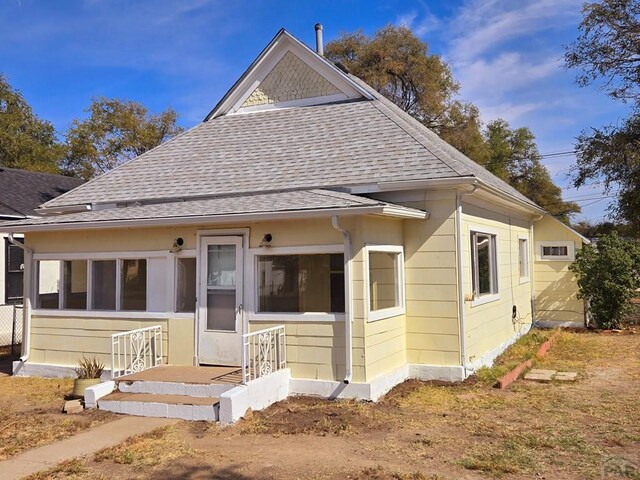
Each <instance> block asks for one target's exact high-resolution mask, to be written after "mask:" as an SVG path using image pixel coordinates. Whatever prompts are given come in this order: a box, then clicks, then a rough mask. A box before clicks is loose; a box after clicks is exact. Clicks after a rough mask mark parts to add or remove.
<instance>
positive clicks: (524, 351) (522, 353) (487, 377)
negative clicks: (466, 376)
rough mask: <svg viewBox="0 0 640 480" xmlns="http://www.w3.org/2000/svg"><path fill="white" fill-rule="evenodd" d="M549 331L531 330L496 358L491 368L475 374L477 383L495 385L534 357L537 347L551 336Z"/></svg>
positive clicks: (482, 369) (480, 370)
mask: <svg viewBox="0 0 640 480" xmlns="http://www.w3.org/2000/svg"><path fill="white" fill-rule="evenodd" d="M552 333H553V332H552V331H551V330H531V331H529V333H527V334H526V335H523V336H522V337H520V338H519V339H518V341H517V342H515V343H514V344H513V345H511V347H509V348H508V349H507V350H506V351H505V352H504V353H503V354H502V355H500V356H499V357H498V358H496V361H495V362H494V364H493V366H491V367H484V368H481V369H479V370H478V371H477V372H476V377H477V379H478V381H480V382H482V383H483V384H486V385H493V384H495V383H496V382H497V381H498V379H499V378H500V377H502V376H503V375H506V374H507V373H509V372H510V371H511V370H513V369H514V368H515V367H517V366H518V365H520V364H521V363H522V362H524V361H526V360H530V359H532V358H534V357H535V356H536V352H537V351H538V347H539V346H540V345H541V344H542V343H543V342H544V341H545V340H547V339H548V338H549V337H550V336H551V335H552Z"/></svg>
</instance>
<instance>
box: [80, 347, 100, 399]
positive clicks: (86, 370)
mask: <svg viewBox="0 0 640 480" xmlns="http://www.w3.org/2000/svg"><path fill="white" fill-rule="evenodd" d="M75 370H76V374H77V375H78V378H76V379H75V381H74V382H73V393H72V395H73V396H74V397H84V390H85V388H87V387H92V386H93V385H97V384H98V383H100V376H101V375H102V372H103V371H104V363H102V362H101V361H100V360H98V359H97V358H96V357H93V358H86V357H82V359H81V360H78V366H77V367H76V369H75Z"/></svg>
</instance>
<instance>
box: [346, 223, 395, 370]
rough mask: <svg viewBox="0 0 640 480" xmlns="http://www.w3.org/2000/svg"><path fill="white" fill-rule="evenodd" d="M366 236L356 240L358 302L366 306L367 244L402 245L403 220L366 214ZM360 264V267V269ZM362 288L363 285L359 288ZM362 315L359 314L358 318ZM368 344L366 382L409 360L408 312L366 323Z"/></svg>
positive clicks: (357, 237)
mask: <svg viewBox="0 0 640 480" xmlns="http://www.w3.org/2000/svg"><path fill="white" fill-rule="evenodd" d="M361 232H362V238H360V235H356V238H355V241H354V252H356V253H355V259H354V270H356V271H357V272H358V273H354V277H355V280H356V281H357V283H355V284H354V295H353V298H354V302H356V303H360V304H361V305H362V306H363V309H364V302H365V301H366V300H365V299H366V298H367V296H366V295H365V293H366V290H365V289H368V288H369V286H368V285H365V284H364V279H365V278H366V272H365V270H364V269H365V268H366V267H365V262H364V250H363V247H364V246H365V245H402V244H403V222H402V221H400V220H392V219H385V218H377V217H365V218H364V219H363V220H362V229H361ZM356 266H357V268H356ZM356 287H359V288H356ZM360 320H361V318H360V317H357V321H360ZM364 345H365V359H366V381H371V380H373V379H374V378H376V377H378V376H380V375H382V374H384V373H388V372H391V371H393V370H395V369H397V368H399V367H401V366H403V365H405V364H406V363H407V355H406V320H405V316H404V315H398V316H394V317H390V318H384V319H381V320H376V321H372V322H364Z"/></svg>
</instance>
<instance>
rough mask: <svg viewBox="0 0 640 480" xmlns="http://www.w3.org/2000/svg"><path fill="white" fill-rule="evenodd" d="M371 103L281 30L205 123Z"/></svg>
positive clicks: (349, 81) (345, 78)
mask: <svg viewBox="0 0 640 480" xmlns="http://www.w3.org/2000/svg"><path fill="white" fill-rule="evenodd" d="M358 98H367V99H371V98H372V96H371V94H370V93H369V92H367V91H366V90H365V89H364V88H362V86H360V85H359V84H357V83H356V82H354V81H353V80H352V79H350V78H349V77H348V76H347V75H345V74H344V73H343V72H341V71H340V70H338V69H337V68H336V67H335V65H333V64H332V63H330V62H328V61H327V60H326V59H324V58H323V57H321V56H320V55H318V54H317V53H316V52H315V51H313V50H311V49H310V48H309V47H307V46H306V45H304V44H303V43H301V42H300V41H299V40H297V39H296V38H295V37H293V36H292V35H291V34H289V33H288V32H287V31H286V30H281V31H280V32H279V33H278V34H277V35H276V36H275V38H274V39H273V40H272V41H271V43H269V45H268V46H267V48H265V49H264V51H263V52H262V53H261V54H260V55H259V56H258V58H257V59H256V60H255V61H254V62H253V64H252V65H251V66H250V67H249V68H248V70H247V71H246V72H245V73H244V74H243V75H242V77H240V79H239V80H238V81H237V82H236V84H235V85H234V86H233V87H232V88H231V90H229V91H228V92H227V94H226V95H225V96H224V98H223V99H222V100H221V101H220V103H218V105H216V107H215V108H214V109H213V111H212V112H211V113H210V114H209V115H208V116H207V118H206V120H209V119H211V118H215V117H217V116H219V115H225V114H232V113H248V112H252V111H256V110H268V109H273V108H284V107H296V106H306V105H320V104H323V103H330V102H339V101H344V100H353V99H358Z"/></svg>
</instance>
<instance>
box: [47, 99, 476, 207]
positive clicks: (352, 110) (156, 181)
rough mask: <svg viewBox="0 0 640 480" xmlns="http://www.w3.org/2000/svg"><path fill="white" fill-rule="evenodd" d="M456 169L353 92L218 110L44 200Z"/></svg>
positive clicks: (241, 188)
mask: <svg viewBox="0 0 640 480" xmlns="http://www.w3.org/2000/svg"><path fill="white" fill-rule="evenodd" d="M464 173H466V171H465V172H464ZM459 175H460V174H459V172H456V171H455V170H453V169H452V168H451V167H450V166H448V165H447V164H446V163H444V162H443V161H441V160H440V159H438V158H437V157H436V156H435V155H434V154H433V153H431V152H430V151H428V150H427V149H425V148H424V146H423V145H421V144H420V143H418V142H417V141H416V140H415V139H414V138H413V137H412V136H411V135H409V134H407V132H406V131H405V130H403V129H402V128H400V127H399V126H398V125H397V124H395V123H394V122H392V121H389V118H388V116H387V115H385V113H383V112H382V111H380V109H379V108H378V107H377V106H376V105H374V102H370V101H356V102H347V103H340V104H329V105H319V106H313V107H305V108H291V109H281V110H271V111H263V112H256V113H251V114H240V115H226V116H221V117H216V118H214V119H212V120H209V121H207V122H204V123H202V124H199V125H198V126H196V127H195V128H193V129H191V130H189V131H187V132H185V133H183V134H182V135H180V136H178V137H176V138H174V139H173V140H171V141H169V142H167V143H165V144H163V145H160V146H159V147H157V148H155V149H154V150H151V151H150V152H147V153H146V154H144V155H142V156H140V157H138V158H137V159H135V160H133V161H131V162H129V163H127V164H125V165H123V166H121V167H119V168H117V169H115V170H113V171H112V172H110V173H108V174H106V175H103V176H102V177H99V178H97V179H96V180H94V181H92V182H89V183H87V184H85V185H83V186H82V187H80V188H78V189H76V190H75V191H74V192H70V193H68V194H67V195H64V196H62V197H60V198H58V199H56V200H54V201H52V202H49V203H48V204H47V206H60V205H74V204H80V203H88V202H117V201H125V200H128V199H136V200H142V199H153V198H171V197H189V196H199V195H200V196H201V195H224V194H232V193H236V194H237V193H247V192H257V191H272V190H278V189H283V188H317V187H319V188H322V187H333V188H335V187H340V186H343V185H355V184H366V183H373V182H380V181H391V180H410V179H414V180H415V179H419V178H446V177H455V176H459Z"/></svg>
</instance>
